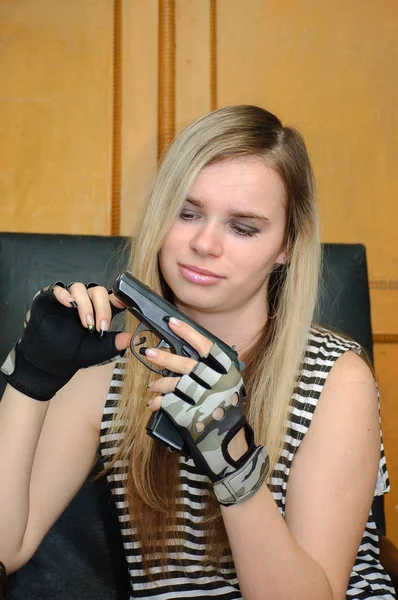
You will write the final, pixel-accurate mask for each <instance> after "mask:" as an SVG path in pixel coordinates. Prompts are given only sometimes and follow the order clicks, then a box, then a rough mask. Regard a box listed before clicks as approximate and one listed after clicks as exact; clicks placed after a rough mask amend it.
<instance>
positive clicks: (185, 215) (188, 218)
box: [179, 210, 198, 221]
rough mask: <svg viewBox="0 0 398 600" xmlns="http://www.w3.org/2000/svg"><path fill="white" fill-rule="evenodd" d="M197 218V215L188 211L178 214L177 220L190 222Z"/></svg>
mask: <svg viewBox="0 0 398 600" xmlns="http://www.w3.org/2000/svg"><path fill="white" fill-rule="evenodd" d="M197 216H198V215H197V213H194V212H192V211H189V210H182V211H181V212H180V214H179V218H180V219H181V220H182V221H192V220H193V219H194V218H195V217H197Z"/></svg>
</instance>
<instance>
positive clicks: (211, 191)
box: [159, 157, 286, 313]
mask: <svg viewBox="0 0 398 600" xmlns="http://www.w3.org/2000/svg"><path fill="white" fill-rule="evenodd" d="M285 213H286V211H285V203H284V187H283V183H282V181H281V179H280V178H279V176H278V174H277V173H276V172H275V171H274V170H273V169H272V168H270V167H268V166H267V165H265V163H264V162H263V161H261V159H257V158H254V157H250V158H231V159H228V160H224V161H222V162H218V163H214V164H212V165H210V166H207V167H205V168H203V169H202V171H201V172H200V173H199V175H198V177H197V178H196V180H195V182H194V184H193V185H192V188H191V190H190V192H189V194H188V196H187V199H186V201H185V204H184V206H183V209H182V211H181V214H180V216H179V218H178V219H177V220H176V221H175V223H174V224H173V225H172V227H171V228H170V231H169V233H168V235H167V237H166V239H165V241H164V244H163V246H162V248H161V251H160V253H159V264H160V268H161V271H162V274H163V277H164V279H165V280H166V282H167V284H168V285H169V287H170V288H171V290H172V291H173V293H174V301H175V304H176V306H177V307H180V308H182V309H183V310H184V307H185V308H186V310H188V312H189V309H191V310H196V311H201V312H210V313H215V312H220V311H221V312H225V311H229V310H232V311H236V310H237V309H240V308H242V309H244V308H245V307H246V308H248V306H250V307H253V309H255V308H256V307H257V306H263V307H265V306H266V295H267V283H268V278H269V274H270V272H271V271H272V269H273V267H274V265H275V263H283V262H284V260H285V256H284V247H283V241H284V233H285V225H286V214H285ZM209 273H210V274H209Z"/></svg>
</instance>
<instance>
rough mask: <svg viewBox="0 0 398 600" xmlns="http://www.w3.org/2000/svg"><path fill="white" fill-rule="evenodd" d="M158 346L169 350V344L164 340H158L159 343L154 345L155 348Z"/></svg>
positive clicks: (157, 348)
mask: <svg viewBox="0 0 398 600" xmlns="http://www.w3.org/2000/svg"><path fill="white" fill-rule="evenodd" d="M160 348H166V350H170V346H169V344H168V343H167V342H165V341H164V340H160V342H159V344H158V345H157V346H156V350H159V349H160Z"/></svg>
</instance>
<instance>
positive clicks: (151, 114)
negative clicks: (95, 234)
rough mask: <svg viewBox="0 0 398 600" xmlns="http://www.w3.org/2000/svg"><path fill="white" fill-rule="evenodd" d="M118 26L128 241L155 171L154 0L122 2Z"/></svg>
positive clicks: (123, 224)
mask: <svg viewBox="0 0 398 600" xmlns="http://www.w3.org/2000/svg"><path fill="white" fill-rule="evenodd" d="M122 21H123V29H122V145H121V149H120V150H119V151H121V166H122V189H121V228H120V234H121V235H130V234H131V232H132V230H133V226H134V223H135V222H136V217H137V215H138V213H139V211H140V210H141V207H142V204H143V202H144V199H145V197H146V195H147V191H148V189H149V186H150V182H151V180H152V178H153V176H154V173H155V170H156V165H157V114H158V113H157V105H158V89H157V83H158V2H157V0H134V1H133V2H132V1H131V0H123V3H122ZM117 151H118V149H117V148H115V152H117Z"/></svg>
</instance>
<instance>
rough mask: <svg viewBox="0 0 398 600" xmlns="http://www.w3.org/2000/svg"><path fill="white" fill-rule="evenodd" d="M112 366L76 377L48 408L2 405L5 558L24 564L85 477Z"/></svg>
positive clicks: (11, 392)
mask: <svg viewBox="0 0 398 600" xmlns="http://www.w3.org/2000/svg"><path fill="white" fill-rule="evenodd" d="M113 366H114V363H110V364H107V365H105V366H100V367H91V368H89V369H84V370H81V371H79V372H78V373H77V374H76V375H75V376H74V377H73V378H72V379H71V381H70V382H69V383H68V384H67V385H66V386H64V387H63V388H62V389H61V390H60V391H59V392H58V393H57V395H56V396H55V397H54V398H53V400H51V401H50V402H38V401H36V400H33V399H32V398H29V397H27V396H24V395H23V394H21V393H20V392H18V391H16V390H15V389H14V388H12V387H11V386H7V388H6V391H5V394H4V396H3V399H2V402H1V403H0V480H1V481H2V493H1V494H0V559H1V561H2V562H3V563H4V564H5V565H6V568H7V570H8V572H11V571H14V570H16V569H18V568H19V567H21V566H22V565H23V564H24V563H26V562H27V561H28V560H29V558H30V557H31V556H32V555H33V553H34V552H35V550H36V549H37V547H38V545H39V544H40V542H41V541H42V539H43V537H44V536H45V535H46V533H47V531H48V530H49V529H50V527H51V526H52V525H53V523H54V522H55V521H56V519H57V518H58V517H59V516H60V514H61V513H62V512H63V510H64V509H65V508H66V506H67V505H68V504H69V502H70V501H71V500H72V498H73V497H74V495H75V494H76V493H77V491H78V490H79V488H80V487H81V485H82V484H83V483H84V481H85V479H86V478H87V476H88V474H89V472H90V470H91V468H92V466H93V463H94V460H95V456H96V451H97V448H98V443H99V427H100V422H101V415H102V410H103V406H104V402H105V399H106V395H107V391H108V388H109V383H110V379H111V376H112V370H113Z"/></svg>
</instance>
